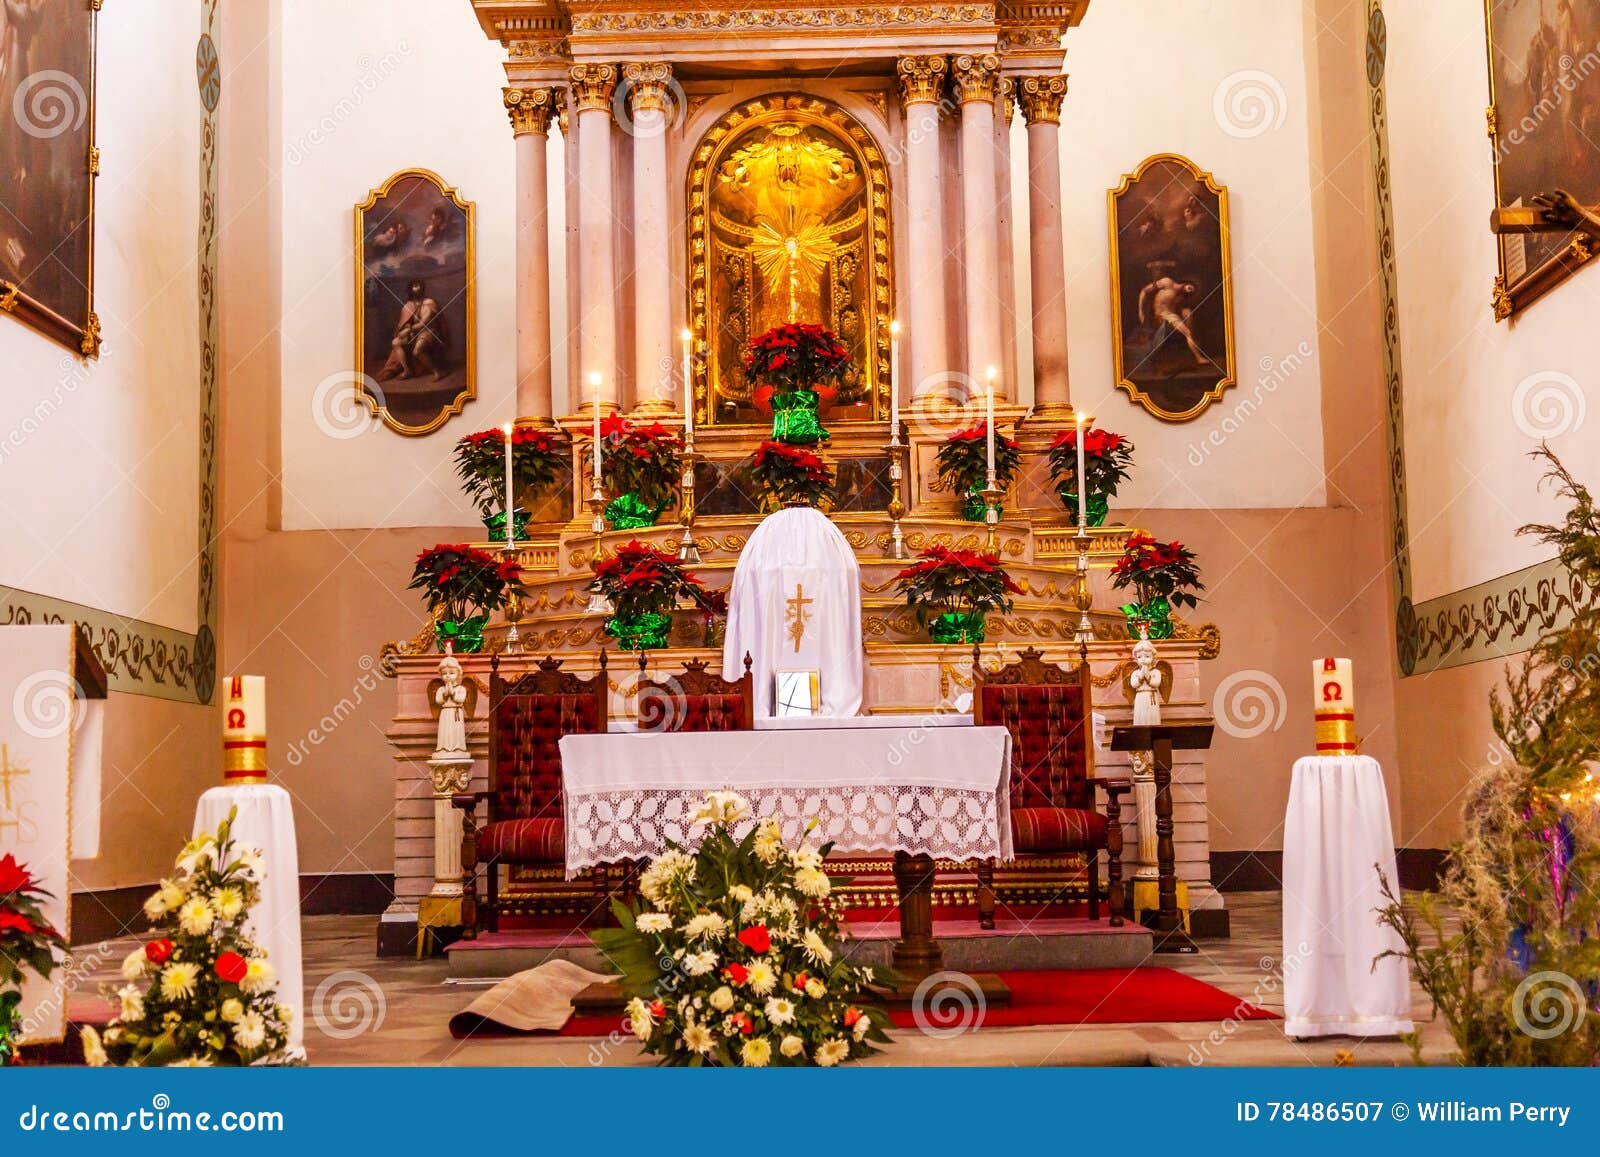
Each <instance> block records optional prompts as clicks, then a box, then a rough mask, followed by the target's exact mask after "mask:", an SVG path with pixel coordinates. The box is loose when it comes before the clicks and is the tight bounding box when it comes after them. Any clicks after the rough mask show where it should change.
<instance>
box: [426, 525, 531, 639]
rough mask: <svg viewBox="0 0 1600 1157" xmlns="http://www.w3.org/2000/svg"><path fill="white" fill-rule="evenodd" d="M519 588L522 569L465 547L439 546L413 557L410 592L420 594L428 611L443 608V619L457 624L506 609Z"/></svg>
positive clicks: (504, 560)
mask: <svg viewBox="0 0 1600 1157" xmlns="http://www.w3.org/2000/svg"><path fill="white" fill-rule="evenodd" d="M521 587H522V568H521V567H520V566H518V565H517V563H516V562H515V561H513V560H510V559H501V558H497V557H495V556H494V555H492V554H490V553H488V552H487V551H482V550H478V549H477V548H475V547H471V546H468V545H467V544H466V543H454V544H450V543H440V544H439V545H438V546H430V547H429V548H428V549H427V550H425V551H423V552H422V553H421V554H419V555H417V564H416V566H415V567H414V568H413V569H412V572H411V589H412V590H420V591H422V592H424V596H425V597H426V599H427V601H428V610H429V611H434V610H437V609H439V608H440V607H443V608H444V612H445V614H444V617H445V618H446V619H451V620H455V621H459V620H462V619H465V618H467V617H468V615H469V614H470V613H471V612H472V611H473V610H476V611H477V612H478V613H480V614H483V613H487V612H491V611H498V610H500V609H501V608H502V607H504V606H505V605H506V601H507V599H508V598H509V597H510V595H511V593H512V592H513V591H518V590H520V589H521Z"/></svg>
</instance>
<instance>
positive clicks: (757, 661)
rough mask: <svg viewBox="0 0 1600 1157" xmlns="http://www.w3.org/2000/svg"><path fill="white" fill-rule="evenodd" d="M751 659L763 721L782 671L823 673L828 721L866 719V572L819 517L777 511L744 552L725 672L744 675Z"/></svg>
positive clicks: (731, 601)
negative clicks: (860, 715) (863, 638)
mask: <svg viewBox="0 0 1600 1157" xmlns="http://www.w3.org/2000/svg"><path fill="white" fill-rule="evenodd" d="M747 653H748V654H749V656H750V661H751V667H750V669H751V672H752V674H753V675H754V676H755V708H756V712H755V713H756V717H757V718H758V719H759V718H763V717H765V716H769V715H772V714H773V709H772V700H773V697H774V696H773V674H774V672H777V671H816V672H819V677H818V690H819V692H820V693H821V698H822V714H823V715H831V716H833V717H835V718H839V717H843V716H851V715H856V714H858V713H859V712H860V711H861V683H862V666H863V662H864V655H863V652H862V650H861V568H860V566H859V565H857V563H856V555H855V551H853V550H851V549H850V544H849V543H848V542H846V541H845V537H844V535H842V534H840V533H839V528H838V527H836V526H834V525H833V523H831V522H829V521H828V519H827V516H826V515H824V514H823V513H822V512H821V511H819V510H813V509H812V508H811V507H809V506H795V507H788V508H785V509H783V510H778V511H774V512H773V513H771V514H769V515H767V517H766V518H764V519H762V520H761V525H759V526H757V527H756V528H755V531H754V532H753V533H752V534H751V535H750V541H749V542H747V543H745V545H744V549H743V550H741V551H740V552H739V562H738V565H736V566H735V567H734V569H733V587H732V589H731V590H730V591H729V593H728V629H727V634H726V635H725V636H724V638H723V644H722V669H723V670H724V671H732V672H737V671H742V670H744V657H745V655H746V654H747Z"/></svg>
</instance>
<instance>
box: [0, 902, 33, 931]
mask: <svg viewBox="0 0 1600 1157" xmlns="http://www.w3.org/2000/svg"><path fill="white" fill-rule="evenodd" d="M37 931H39V929H38V928H35V927H34V925H33V921H32V920H29V919H28V918H27V917H26V916H24V915H23V914H22V913H21V912H13V911H11V909H9V908H0V933H5V932H21V933H22V934H23V935H24V936H31V935H32V934H33V933H35V932H37Z"/></svg>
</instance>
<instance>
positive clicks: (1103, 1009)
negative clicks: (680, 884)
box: [561, 968, 1280, 1036]
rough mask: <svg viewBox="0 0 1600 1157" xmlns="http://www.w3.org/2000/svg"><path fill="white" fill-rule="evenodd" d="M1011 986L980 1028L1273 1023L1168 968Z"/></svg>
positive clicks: (606, 1021)
mask: <svg viewBox="0 0 1600 1157" xmlns="http://www.w3.org/2000/svg"><path fill="white" fill-rule="evenodd" d="M1000 978H1001V979H1002V980H1004V981H1005V982H1006V984H1007V985H1009V986H1010V988H1011V1004H1010V1006H1009V1007H1006V1008H993V1009H985V1010H984V1012H983V1019H982V1021H981V1022H980V1024H979V1026H978V1027H982V1028H1002V1027H1006V1026H1019V1025H1040V1024H1141V1023H1147V1022H1159V1021H1207V1020H1215V1021H1223V1020H1229V1019H1233V1020H1278V1019H1280V1018H1279V1017H1278V1015H1277V1014H1276V1013H1271V1012H1267V1011H1266V1010H1265V1009H1261V1008H1257V1007H1256V1006H1255V1005H1253V1004H1251V1003H1250V1002H1249V1001H1247V1000H1245V999H1243V998H1242V997H1237V996H1231V995H1229V994H1228V993H1226V992H1223V991H1222V989H1220V988H1215V987H1213V986H1211V985H1209V984H1207V983H1205V981H1203V980H1196V979H1195V978H1194V977H1192V976H1186V975H1184V974H1183V973H1181V972H1174V971H1173V970H1172V969H1170V968H1084V969H1073V970H1070V971H1069V970H1065V969H1058V970H1045V971H1040V972H1002V973H1001V974H1000ZM947 1011H948V1012H949V1014H950V1015H949V1019H946V1018H945V1017H944V1016H943V1015H941V1011H940V1010H939V1009H930V1010H929V1012H928V1013H926V1014H925V1017H924V1019H925V1020H926V1021H927V1022H928V1025H929V1027H930V1028H933V1029H935V1030H937V1029H941V1028H947V1027H952V1026H954V1025H958V1024H966V1023H969V1021H970V1014H969V1019H968V1021H964V1020H963V1019H962V1010H961V1009H960V1008H957V1007H954V1002H952V1004H951V1006H949V1007H948V1008H947ZM890 1018H891V1019H892V1020H893V1021H894V1023H895V1024H897V1025H899V1026H901V1027H903V1028H913V1027H916V1024H917V1021H916V1016H915V1014H914V1013H913V1012H911V1011H910V1010H906V1011H899V1012H894V1013H891V1014H890ZM620 1031H622V1026H621V1023H620V1022H619V1021H618V1020H617V1019H616V1018H614V1017H605V1016H587V1017H578V1016H575V1017H573V1018H572V1019H571V1020H569V1021H568V1022H567V1023H566V1027H564V1028H563V1029H562V1030H561V1035H562V1036H608V1035H609V1034H611V1033H613V1032H620Z"/></svg>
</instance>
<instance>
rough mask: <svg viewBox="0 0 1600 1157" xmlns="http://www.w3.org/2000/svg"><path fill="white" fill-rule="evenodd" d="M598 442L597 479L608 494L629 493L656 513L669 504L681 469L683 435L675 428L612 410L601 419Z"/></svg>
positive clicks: (614, 496) (618, 495) (675, 489)
mask: <svg viewBox="0 0 1600 1157" xmlns="http://www.w3.org/2000/svg"><path fill="white" fill-rule="evenodd" d="M600 445H601V450H602V459H601V463H600V480H601V484H602V485H603V486H604V487H605V491H606V494H607V495H609V496H610V497H612V498H618V497H621V496H622V495H624V494H631V495H633V496H634V497H635V498H637V499H638V500H639V501H640V502H642V503H643V504H644V505H645V506H647V507H650V508H651V509H652V510H654V511H655V512H656V513H657V514H659V513H660V512H661V511H663V510H665V509H666V508H667V507H668V506H670V505H672V500H673V498H674V497H675V496H676V495H677V492H678V480H679V477H680V475H682V473H683V459H682V457H681V453H682V450H683V438H682V437H680V436H679V434H678V432H677V431H676V430H669V429H668V428H667V427H665V426H663V425H662V424H661V423H660V422H651V423H650V424H649V425H637V424H635V423H633V422H630V421H628V419H626V418H624V417H622V416H621V415H620V414H612V415H611V416H610V417H608V418H606V419H605V420H603V421H602V422H601V423H600Z"/></svg>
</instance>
